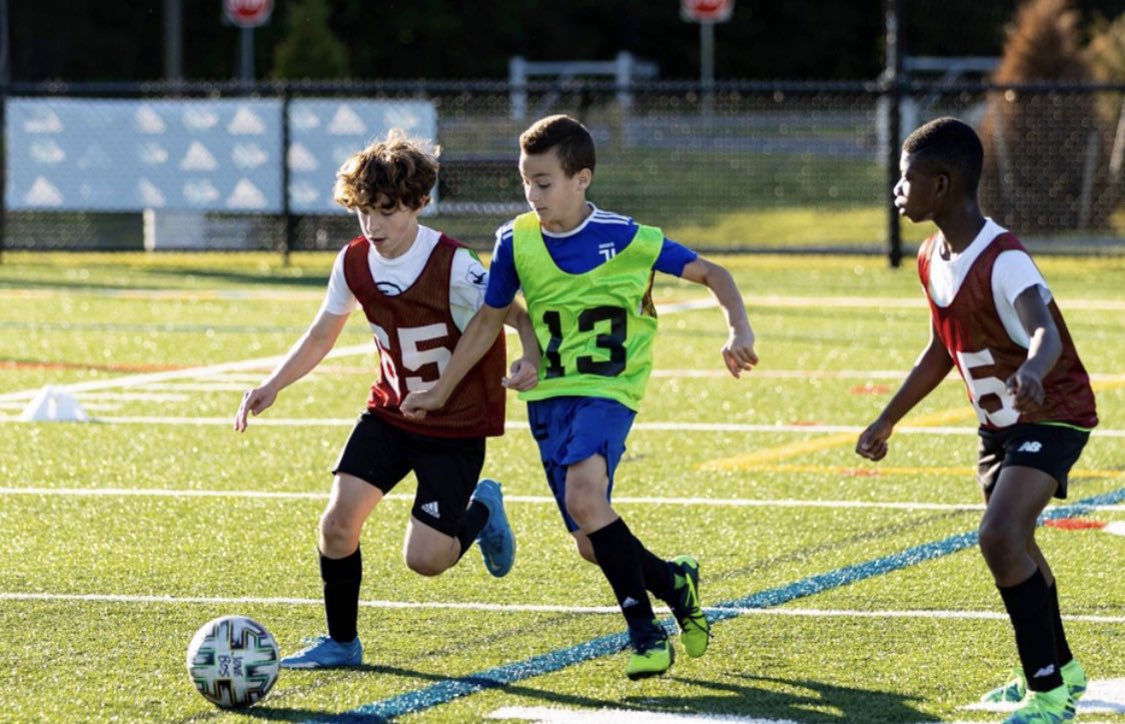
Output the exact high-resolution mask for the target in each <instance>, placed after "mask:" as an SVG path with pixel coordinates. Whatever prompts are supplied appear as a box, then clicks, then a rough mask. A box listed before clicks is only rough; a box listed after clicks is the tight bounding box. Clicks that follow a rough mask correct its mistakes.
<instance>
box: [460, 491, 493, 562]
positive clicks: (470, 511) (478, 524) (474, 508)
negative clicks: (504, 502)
mask: <svg viewBox="0 0 1125 724" xmlns="http://www.w3.org/2000/svg"><path fill="white" fill-rule="evenodd" d="M487 522H488V506H487V505H485V504H484V503H482V502H480V501H479V500H474V501H472V502H470V503H469V507H468V508H466V509H465V517H463V518H461V527H460V528H459V529H458V530H457V540H459V541H461V552H460V553H458V554H457V560H461V556H463V555H465V551H467V550H469V546H471V545H472V544H473V541H475V540H476V539H477V535H478V534H479V533H480V531H481V528H483V527H484V524H485V523H487Z"/></svg>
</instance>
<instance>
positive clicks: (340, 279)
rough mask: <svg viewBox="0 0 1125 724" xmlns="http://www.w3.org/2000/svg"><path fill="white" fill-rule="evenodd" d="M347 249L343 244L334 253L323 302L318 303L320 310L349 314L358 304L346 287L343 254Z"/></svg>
mask: <svg viewBox="0 0 1125 724" xmlns="http://www.w3.org/2000/svg"><path fill="white" fill-rule="evenodd" d="M347 251H348V247H346V246H345V247H344V248H343V249H342V250H341V251H340V253H339V254H337V255H336V261H334V262H333V263H332V274H331V276H329V277H328V291H326V292H325V293H324V302H323V303H322V304H321V305H320V311H321V312H328V313H329V314H351V313H352V310H354V309H355V308H356V306H358V304H359V302H358V301H356V298H355V295H353V294H352V290H351V289H349V288H348V280H347V278H346V277H345V276H344V254H346V253H347Z"/></svg>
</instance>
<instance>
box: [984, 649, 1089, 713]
mask: <svg viewBox="0 0 1125 724" xmlns="http://www.w3.org/2000/svg"><path fill="white" fill-rule="evenodd" d="M1061 673H1062V678H1063V683H1064V684H1066V690H1067V692H1068V693H1069V694H1070V698H1071V699H1073V700H1074V701H1078V700H1079V699H1081V698H1082V695H1083V694H1085V693H1086V670H1085V669H1083V668H1082V662H1080V661H1079V660H1078V659H1071V660H1070V661H1069V662H1067V664H1066V665H1064V666H1063V667H1062V669H1061ZM1026 696H1027V679H1025V678H1024V675H1023V670H1022V669H1013V670H1012V678H1011V679H1009V680H1008V681H1007V682H1006V683H1004V684H1001V685H1000V686H998V687H996V688H995V689H993V690H992V691H990V692H988V693H987V694H985V695H984V696H982V697H981V698H980V700H981V701H987V702H992V703H1006V704H1015V703H1018V702H1021V701H1023V700H1024V697H1026Z"/></svg>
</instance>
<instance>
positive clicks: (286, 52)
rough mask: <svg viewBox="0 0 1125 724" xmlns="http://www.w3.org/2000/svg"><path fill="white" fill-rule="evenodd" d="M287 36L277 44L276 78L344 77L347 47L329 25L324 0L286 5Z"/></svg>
mask: <svg viewBox="0 0 1125 724" xmlns="http://www.w3.org/2000/svg"><path fill="white" fill-rule="evenodd" d="M285 26H286V34H285V38H284V39H283V40H282V41H281V42H280V43H278V44H277V45H276V46H275V47H274V53H273V70H272V72H271V73H270V75H271V76H272V77H273V78H276V79H285V78H288V79H305V78H318V79H337V78H339V79H345V78H347V77H348V76H349V75H350V73H349V70H348V49H347V47H346V46H345V45H344V44H343V43H342V42H340V40H339V39H337V38H336V36H335V35H334V34H333V33H332V30H331V28H329V27H328V7H327V6H326V5H325V2H324V0H295V1H294V2H291V3H290V4H289V5H288V6H287V8H286V17H285Z"/></svg>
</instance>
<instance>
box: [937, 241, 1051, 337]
mask: <svg viewBox="0 0 1125 724" xmlns="http://www.w3.org/2000/svg"><path fill="white" fill-rule="evenodd" d="M1007 231H1008V230H1007V229H1005V228H1004V227H1002V226H1000V225H999V224H997V223H996V222H995V221H993V220H992V219H985V222H984V226H983V227H981V230H980V233H979V234H977V237H976V238H975V239H973V243H971V244H969V246H968V247H967V248H966V249H965V250H964V251H962V252H961V253H960V254H954V255H953V256H952V257H951V258H949V259H943V258H942V256H941V242H940V241H939V242H938V244H936V245H935V246H934V252H933V255H932V256H931V258H930V289H929V292H930V297H931V298H932V299H933V300H934V303H935V304H937V305H938V306H939V307H948V306H949V305H950V304H951V303H952V302H953V298H954V297H955V296H957V292H958V290H960V289H961V284H962V283H964V281H965V277H966V276H967V275H968V273H969V269H971V268H972V266H973V262H975V261H976V260H977V257H979V256H980V254H981V252H982V251H984V250H985V248H987V247H988V245H989V244H991V243H992V240H993V239H995V238H996V237H997V236H1000V235H1001V234H1005V233H1007ZM1035 284H1038V285H1039V296H1040V297H1042V299H1043V303H1044V304H1047V303H1049V302H1050V301H1051V290H1050V289H1049V288H1048V287H1047V281H1046V280H1045V279H1044V278H1043V275H1042V274H1041V273H1039V269H1038V268H1037V267H1036V266H1035V262H1033V261H1032V260H1031V257H1030V256H1028V254H1027V253H1025V252H1022V251H1015V250H1012V251H1005V252H1002V253H1001V254H1000V255H999V256H997V257H996V263H995V264H994V265H993V266H992V299H993V301H994V302H995V304H996V311H997V313H998V314H999V315H1000V321H1001V322H1003V324H1004V329H1005V331H1007V333H1008V336H1009V337H1011V339H1012V341H1013V342H1015V343H1016V344H1018V345H1020V346H1021V347H1027V346H1028V345H1029V344H1030V343H1031V340H1030V339H1028V336H1027V332H1026V331H1024V328H1023V325H1022V324H1020V319H1019V315H1018V314H1016V309H1015V302H1016V297H1018V296H1019V295H1020V294H1021V293H1022V292H1023V291H1024V290H1025V289H1027V288H1028V287H1030V286H1032V285H1035Z"/></svg>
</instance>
